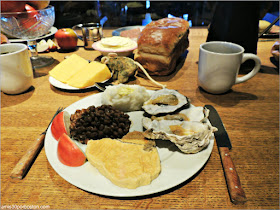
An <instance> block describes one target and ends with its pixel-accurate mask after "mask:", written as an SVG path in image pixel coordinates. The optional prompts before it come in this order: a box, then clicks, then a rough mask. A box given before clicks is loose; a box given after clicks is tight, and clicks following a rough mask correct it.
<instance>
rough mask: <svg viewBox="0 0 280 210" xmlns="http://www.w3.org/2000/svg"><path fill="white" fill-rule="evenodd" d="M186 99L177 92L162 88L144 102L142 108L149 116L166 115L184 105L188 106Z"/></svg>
mask: <svg viewBox="0 0 280 210" xmlns="http://www.w3.org/2000/svg"><path fill="white" fill-rule="evenodd" d="M188 104H189V101H188V99H187V98H186V97H185V96H184V95H182V94H180V93H179V92H177V91H176V90H170V89H167V88H163V89H161V90H158V91H155V92H154V93H153V94H152V95H151V98H150V99H149V100H148V101H146V102H145V103H144V104H143V106H142V108H143V109H144V110H145V111H146V112H147V113H148V114H151V115H157V114H167V113H171V112H174V111H176V110H177V109H179V108H181V107H182V106H184V105H188Z"/></svg>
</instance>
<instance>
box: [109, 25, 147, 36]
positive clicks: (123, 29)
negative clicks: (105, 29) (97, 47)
mask: <svg viewBox="0 0 280 210" xmlns="http://www.w3.org/2000/svg"><path fill="white" fill-rule="evenodd" d="M134 28H140V30H141V31H142V30H143V28H145V26H140V25H139V26H125V27H122V28H118V29H116V30H114V31H113V32H112V35H113V36H120V35H121V32H122V31H127V30H131V29H134Z"/></svg>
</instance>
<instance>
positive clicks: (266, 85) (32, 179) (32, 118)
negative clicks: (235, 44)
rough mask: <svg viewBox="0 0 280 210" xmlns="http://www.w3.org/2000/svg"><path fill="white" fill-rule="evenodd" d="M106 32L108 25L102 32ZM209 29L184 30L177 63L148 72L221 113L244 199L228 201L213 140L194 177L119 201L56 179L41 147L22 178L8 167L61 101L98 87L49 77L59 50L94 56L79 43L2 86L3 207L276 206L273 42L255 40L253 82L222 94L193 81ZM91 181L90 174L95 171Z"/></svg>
mask: <svg viewBox="0 0 280 210" xmlns="http://www.w3.org/2000/svg"><path fill="white" fill-rule="evenodd" d="M104 31H105V36H110V35H111V32H112V30H104ZM206 36H207V29H205V28H191V29H190V36H189V39H190V46H189V48H188V51H189V52H188V54H187V57H186V60H185V62H184V65H183V67H182V68H181V69H180V70H179V71H177V72H175V73H173V74H172V75H170V76H167V77H154V78H155V79H156V80H157V81H159V82H161V83H163V84H166V85H167V87H168V88H170V89H176V90H178V91H179V92H181V93H182V94H184V95H186V96H188V97H189V98H190V99H191V101H192V103H193V104H194V105H196V106H204V105H205V104H211V105H213V106H214V107H215V108H216V109H217V111H218V112H219V114H220V116H221V118H222V120H223V122H224V125H225V127H226V129H227V131H228V134H229V137H230V138H231V142H232V146H233V148H232V150H231V152H230V154H231V157H232V159H233V162H234V163H235V166H236V169H237V171H238V174H239V177H240V180H241V183H242V186H243V189H244V191H245V193H246V196H247V199H248V201H247V202H246V203H245V204H242V205H235V204H232V203H231V202H230V199H229V195H228V191H227V186H226V182H225V178H224V174H223V169H222V166H221V162H220V157H219V153H218V150H217V147H216V143H215V145H214V148H213V151H212V154H211V156H210V158H209V160H208V162H207V163H206V165H205V166H204V167H203V169H202V170H201V171H199V172H198V173H197V174H196V175H195V176H193V177H192V178H191V179H189V180H188V181H186V182H184V183H183V184H181V185H179V186H177V187H174V188H172V189H170V190H168V191H166V192H164V193H158V194H156V195H151V196H145V197H141V198H130V199H120V198H112V197H106V196H101V195H97V194H93V193H88V192H86V191H83V190H81V189H79V188H77V187H75V186H74V185H72V184H70V183H68V182H67V181H65V180H64V179H63V178H62V177H60V176H59V175H58V174H57V173H56V172H55V171H54V169H53V168H52V166H51V165H50V164H49V162H48V160H47V157H46V153H45V150H44V148H43V149H42V151H41V152H40V154H39V155H38V157H37V159H36V161H35V162H34V163H33V165H32V167H31V169H30V170H29V172H28V174H27V175H26V177H25V178H24V179H23V180H15V179H11V178H10V173H11V171H12V169H13V167H14V166H15V165H16V163H17V162H18V161H19V159H20V158H21V157H22V155H23V154H24V153H25V151H26V150H27V149H28V147H29V146H30V145H31V144H32V142H33V141H34V140H35V139H36V138H37V137H38V135H39V134H40V133H41V132H43V131H44V130H45V128H46V127H47V125H48V124H49V121H50V120H51V118H52V116H53V114H54V113H55V111H56V109H57V108H58V107H59V106H63V107H67V106H69V105H71V104H72V103H74V102H76V101H78V100H80V99H82V98H84V97H86V96H89V95H91V94H96V93H98V90H96V89H91V90H90V91H84V92H67V91H61V90H59V89H56V88H55V87H53V86H52V85H50V83H49V81H48V71H49V70H51V69H52V68H53V67H54V66H55V65H56V64H57V63H59V62H61V61H62V60H63V59H64V57H65V56H67V55H70V54H72V53H76V54H78V55H80V56H82V57H84V58H86V59H90V60H94V59H95V58H97V57H98V56H100V54H99V52H96V51H86V50H84V48H83V47H82V46H83V43H82V41H79V46H80V47H79V48H78V50H77V51H75V52H70V53H61V52H52V53H46V55H50V56H52V57H53V58H55V63H54V64H53V65H52V66H50V67H45V68H41V69H37V70H36V71H35V75H34V77H35V79H34V84H33V87H32V88H31V89H30V90H29V91H28V92H26V93H23V94H20V95H7V94H4V93H3V92H1V209H7V208H24V207H25V208H30V207H33V209H35V208H49V209H278V208H279V69H277V68H276V67H275V66H274V65H273V64H272V62H271V61H270V59H271V54H270V49H271V47H272V45H273V44H274V42H275V40H274V41H273V40H272V41H259V43H258V56H259V57H260V59H261V62H262V66H261V70H260V72H259V73H258V74H257V75H256V76H255V77H254V78H253V79H251V80H249V81H247V82H245V83H242V84H238V85H235V86H234V87H233V88H232V91H230V92H228V93H226V94H222V95H212V94H208V93H206V92H204V91H203V90H201V89H200V88H198V85H197V71H198V64H197V62H198V55H199V45H200V44H201V43H203V42H205V40H206ZM129 84H139V85H143V86H145V87H146V88H147V89H155V86H154V85H153V84H152V83H151V82H149V81H148V80H147V79H146V78H145V77H140V76H137V79H136V80H134V81H131V82H130V83H129ZM93 179H94V177H93Z"/></svg>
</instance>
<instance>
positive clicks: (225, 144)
mask: <svg viewBox="0 0 280 210" xmlns="http://www.w3.org/2000/svg"><path fill="white" fill-rule="evenodd" d="M205 107H206V108H207V109H209V110H210V113H209V120H210V122H211V124H212V125H213V126H214V127H216V128H218V131H216V132H215V133H214V135H215V139H216V142H217V146H218V150H219V154H220V157H221V162H222V166H223V170H224V175H225V178H226V182H227V187H228V192H229V195H230V199H231V202H232V203H234V204H240V203H245V202H246V199H247V198H246V195H245V192H244V190H243V189H242V187H241V183H240V179H239V176H238V174H237V171H236V169H235V166H234V164H233V161H232V159H231V157H230V153H229V150H230V149H231V148H232V146H231V142H230V139H229V136H228V134H227V132H226V129H225V127H224V125H223V122H222V120H221V118H220V116H219V114H218V112H217V111H216V109H215V108H214V107H213V106H211V105H205Z"/></svg>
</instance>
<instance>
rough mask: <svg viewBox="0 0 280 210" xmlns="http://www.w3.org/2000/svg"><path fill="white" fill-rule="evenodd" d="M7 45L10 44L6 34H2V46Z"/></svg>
mask: <svg viewBox="0 0 280 210" xmlns="http://www.w3.org/2000/svg"><path fill="white" fill-rule="evenodd" d="M6 43H10V41H9V39H8V38H7V37H6V36H5V35H4V34H1V44H6Z"/></svg>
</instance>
